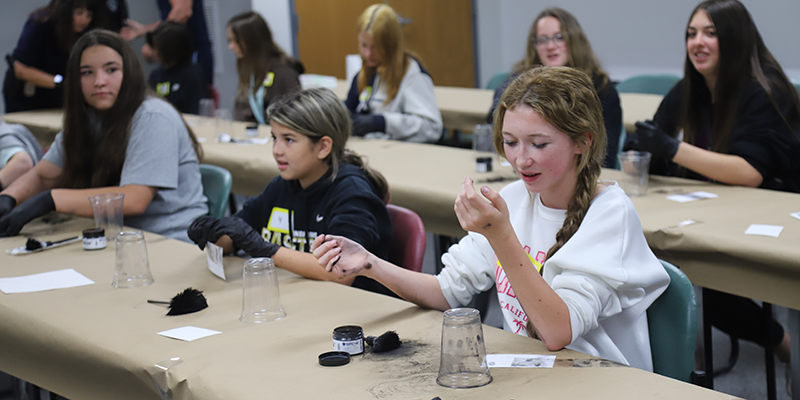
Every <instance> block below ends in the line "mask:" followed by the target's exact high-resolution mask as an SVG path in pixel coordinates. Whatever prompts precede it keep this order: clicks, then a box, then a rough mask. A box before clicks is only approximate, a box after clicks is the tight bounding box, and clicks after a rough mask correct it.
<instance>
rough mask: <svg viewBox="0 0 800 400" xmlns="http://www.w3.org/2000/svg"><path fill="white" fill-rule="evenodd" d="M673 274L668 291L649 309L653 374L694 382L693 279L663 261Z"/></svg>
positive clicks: (694, 306)
mask: <svg viewBox="0 0 800 400" xmlns="http://www.w3.org/2000/svg"><path fill="white" fill-rule="evenodd" d="M661 264H662V265H664V269H666V270H667V273H668V274H669V279H670V283H669V286H667V290H665V291H664V293H662V294H661V296H660V297H659V298H658V299H656V301H654V302H653V304H652V305H650V308H648V309H647V323H648V325H649V328H650V349H651V353H652V355H653V372H655V373H657V374H660V375H664V376H668V377H670V378H673V379H678V380H681V381H684V382H690V376H691V374H692V371H693V370H694V348H695V341H696V339H697V299H696V298H695V294H694V287H692V282H690V281H689V278H687V277H686V275H684V274H683V272H682V271H681V270H680V269H678V268H677V267H675V266H674V265H672V264H670V263H668V262H666V261H661Z"/></svg>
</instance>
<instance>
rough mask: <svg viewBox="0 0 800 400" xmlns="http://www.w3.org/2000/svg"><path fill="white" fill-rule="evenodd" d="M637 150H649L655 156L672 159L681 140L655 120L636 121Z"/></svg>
mask: <svg viewBox="0 0 800 400" xmlns="http://www.w3.org/2000/svg"><path fill="white" fill-rule="evenodd" d="M633 143H635V144H634V145H633V146H635V147H636V148H635V150H641V151H649V152H650V153H651V154H653V157H660V158H665V159H667V160H670V161H672V159H673V158H675V153H677V152H678V146H679V145H680V144H681V141H680V140H678V139H675V138H673V137H671V136H669V135H667V133H666V132H664V131H662V130H661V128H659V127H658V124H656V123H655V122H653V121H650V120H647V121H644V122H637V123H636V138H635V142H633Z"/></svg>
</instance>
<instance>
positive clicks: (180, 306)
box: [167, 288, 208, 315]
mask: <svg viewBox="0 0 800 400" xmlns="http://www.w3.org/2000/svg"><path fill="white" fill-rule="evenodd" d="M207 307H208V302H207V301H206V297H205V296H203V292H201V291H199V290H197V289H194V288H188V289H186V290H184V291H183V292H181V293H178V294H177V295H175V297H173V298H172V300H170V302H169V312H168V313H167V315H183V314H190V313H193V312H197V311H200V310H202V309H205V308H207Z"/></svg>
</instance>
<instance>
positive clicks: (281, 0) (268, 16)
mask: <svg viewBox="0 0 800 400" xmlns="http://www.w3.org/2000/svg"><path fill="white" fill-rule="evenodd" d="M252 2H253V11H255V12H257V13H259V14H261V15H262V16H263V17H264V19H265V20H267V24H268V25H269V29H270V31H272V39H273V40H274V41H275V43H277V44H278V46H280V48H281V49H283V51H285V52H286V53H288V54H291V55H296V54H295V52H294V40H293V38H292V18H291V12H292V10H293V8H294V2H293V1H291V0H252Z"/></svg>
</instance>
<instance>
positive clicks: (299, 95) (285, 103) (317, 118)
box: [267, 88, 389, 199]
mask: <svg viewBox="0 0 800 400" xmlns="http://www.w3.org/2000/svg"><path fill="white" fill-rule="evenodd" d="M267 115H268V116H269V119H270V121H275V122H277V123H279V124H281V125H283V126H285V127H287V128H289V129H291V130H293V131H295V132H297V133H299V134H301V135H304V136H307V137H308V138H309V139H311V142H312V143H317V142H319V141H320V139H322V138H323V137H325V136H328V137H330V138H331V142H332V143H331V152H330V154H328V157H327V158H326V159H325V161H326V162H327V163H328V165H329V166H330V167H331V168H332V169H333V173H332V174H331V180H334V179H336V174H337V172H338V171H339V163H346V164H352V165H355V166H356V167H359V168H360V169H361V170H362V171H363V172H364V174H365V175H366V176H367V179H368V180H369V181H370V182H371V183H372V186H373V187H374V188H375V193H376V194H377V195H378V196H379V197H381V198H382V199H387V198H388V194H389V184H388V183H387V182H386V178H384V177H383V175H381V173H380V172H378V171H376V170H374V169H372V168H370V167H369V165H368V164H367V162H366V161H365V160H364V159H363V158H362V157H361V156H359V155H358V154H356V153H355V152H353V151H352V150H349V149H347V148H345V145H346V144H347V139H348V138H349V137H350V132H351V130H352V122H351V121H350V112H349V111H348V110H347V107H345V105H344V103H342V101H341V100H339V98H338V97H336V94H334V93H333V92H332V91H331V90H330V89H326V88H314V89H308V90H302V91H291V92H288V93H286V94H284V95H282V96H280V97H278V98H276V99H275V100H274V101H273V102H272V104H270V105H269V107H268V108H267Z"/></svg>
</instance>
